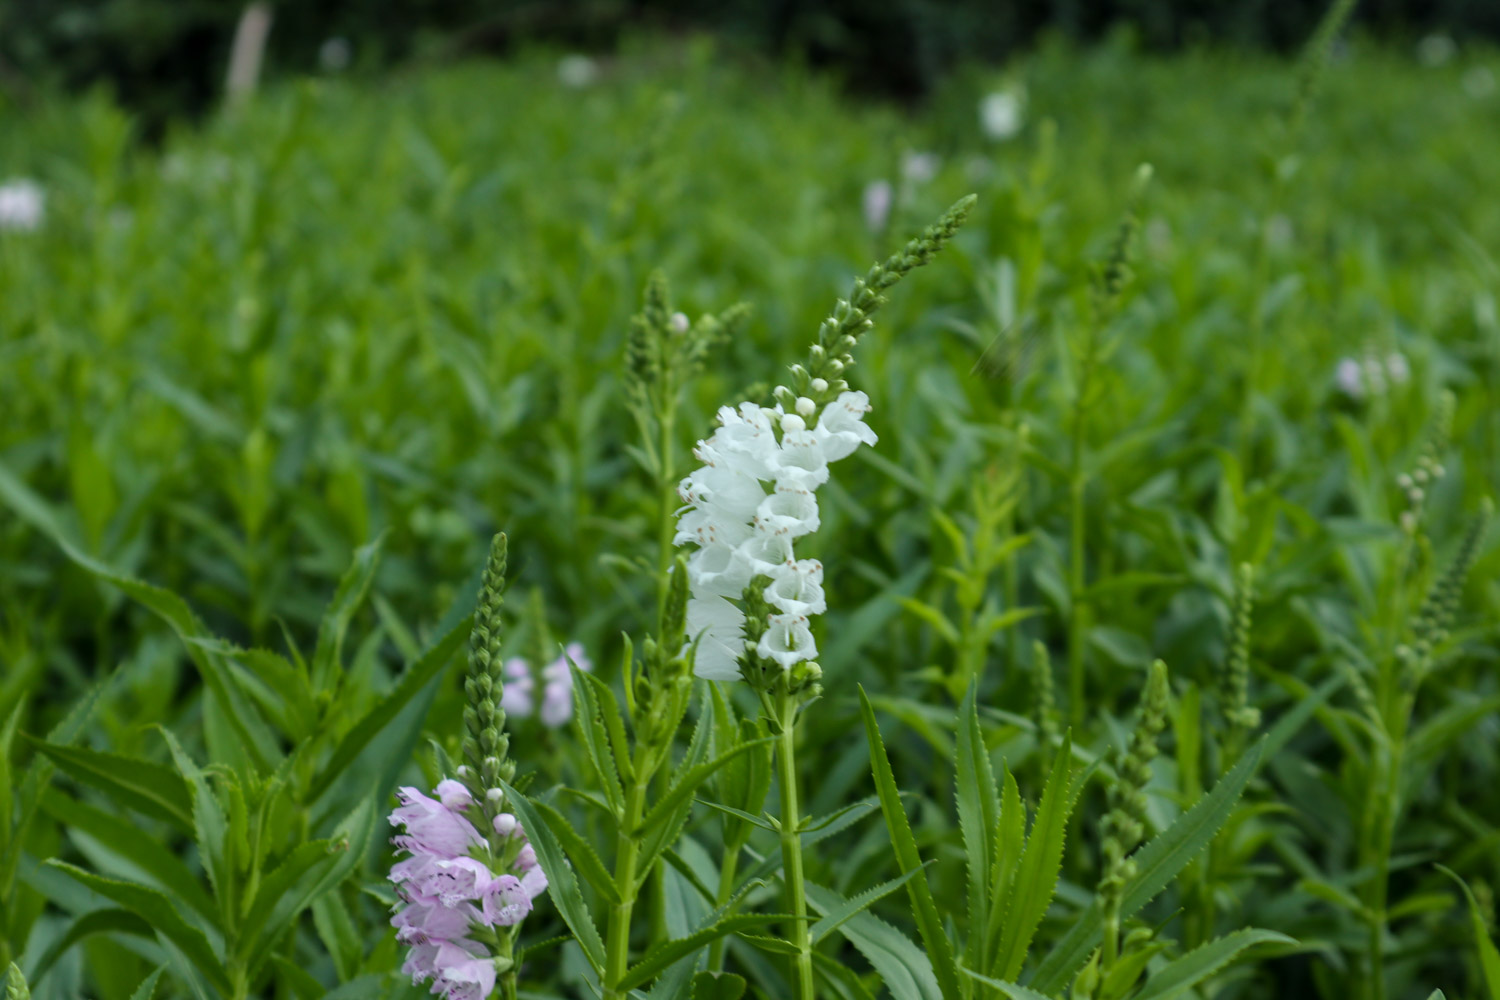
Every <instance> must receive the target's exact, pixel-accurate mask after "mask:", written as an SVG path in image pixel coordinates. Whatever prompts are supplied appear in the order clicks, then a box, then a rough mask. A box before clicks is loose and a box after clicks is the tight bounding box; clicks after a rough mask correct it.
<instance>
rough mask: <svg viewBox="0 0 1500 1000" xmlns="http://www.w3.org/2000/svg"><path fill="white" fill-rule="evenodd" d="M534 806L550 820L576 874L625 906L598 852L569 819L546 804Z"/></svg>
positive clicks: (608, 897) (605, 895) (554, 834)
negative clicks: (574, 827) (580, 834)
mask: <svg viewBox="0 0 1500 1000" xmlns="http://www.w3.org/2000/svg"><path fill="white" fill-rule="evenodd" d="M531 805H532V807H533V808H536V809H539V810H541V812H542V814H543V815H544V816H546V818H547V826H548V829H550V830H551V831H552V835H553V836H554V837H556V838H557V840H558V844H559V845H560V846H561V847H562V849H563V853H564V854H566V855H567V857H568V860H569V861H571V862H573V870H574V871H576V872H577V873H578V874H580V875H582V876H583V880H584V881H585V882H587V883H588V884H589V885H591V886H593V887H594V888H595V889H596V890H598V891H599V893H600V894H601V895H602V896H604V898H605V899H607V900H609V902H610V904H611V905H614V904H617V903H620V902H622V900H621V899H620V892H619V890H618V889H616V888H615V880H614V876H613V875H611V874H610V873H609V872H608V870H606V869H605V867H604V862H603V861H601V860H600V859H599V854H598V852H596V851H595V850H594V848H593V846H592V845H590V844H589V842H588V841H587V840H584V839H583V837H581V836H579V834H578V831H576V830H574V829H573V825H572V824H571V823H569V822H568V820H567V818H566V817H565V816H563V814H562V813H560V812H558V811H557V810H556V809H554V808H552V807H551V806H550V805H548V804H547V803H545V802H533V803H531Z"/></svg>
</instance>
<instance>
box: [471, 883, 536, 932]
mask: <svg viewBox="0 0 1500 1000" xmlns="http://www.w3.org/2000/svg"><path fill="white" fill-rule="evenodd" d="M482 906H483V910H482V912H483V914H484V922H485V923H486V924H490V925H494V924H499V925H500V926H501V927H510V926H511V925H513V924H518V923H520V922H521V918H522V917H524V916H526V914H528V913H530V912H531V897H530V896H528V895H526V890H525V889H524V888H523V887H522V885H521V880H520V879H518V878H516V877H515V876H514V875H501V876H499V877H498V878H496V879H495V880H494V881H493V882H491V883H490V884H489V885H488V886H487V887H486V888H485V893H484V901H483V904H482Z"/></svg>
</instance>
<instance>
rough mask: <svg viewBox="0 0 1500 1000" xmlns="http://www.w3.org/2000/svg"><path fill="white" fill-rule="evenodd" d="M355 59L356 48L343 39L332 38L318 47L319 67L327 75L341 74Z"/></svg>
mask: <svg viewBox="0 0 1500 1000" xmlns="http://www.w3.org/2000/svg"><path fill="white" fill-rule="evenodd" d="M353 58H354V46H352V45H350V44H349V39H347V38H343V37H336V38H330V39H328V40H327V41H326V42H324V43H323V44H322V45H320V46H318V66H319V68H321V69H322V70H323V72H325V73H341V72H343V71H344V70H346V69H348V68H349V63H350V62H351V61H353Z"/></svg>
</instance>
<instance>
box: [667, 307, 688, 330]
mask: <svg viewBox="0 0 1500 1000" xmlns="http://www.w3.org/2000/svg"><path fill="white" fill-rule="evenodd" d="M670 322H671V324H672V332H673V333H687V332H688V330H689V329H690V328H691V327H692V325H693V321H692V320H690V319H688V317H687V313H683V312H675V313H673V314H672V319H671V320H670Z"/></svg>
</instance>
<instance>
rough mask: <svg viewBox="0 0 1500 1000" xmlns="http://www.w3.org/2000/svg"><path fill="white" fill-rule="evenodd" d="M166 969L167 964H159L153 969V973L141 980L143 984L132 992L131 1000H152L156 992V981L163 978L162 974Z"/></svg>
mask: <svg viewBox="0 0 1500 1000" xmlns="http://www.w3.org/2000/svg"><path fill="white" fill-rule="evenodd" d="M165 970H166V966H165V965H158V966H157V967H156V968H155V969H153V970H151V974H150V975H149V976H147V977H146V978H145V979H143V980H141V985H139V986H137V987H136V988H135V992H134V993H132V994H130V1000H151V997H152V996H154V995H155V993H156V982H157V980H159V979H161V974H162V972H164V971H165Z"/></svg>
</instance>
